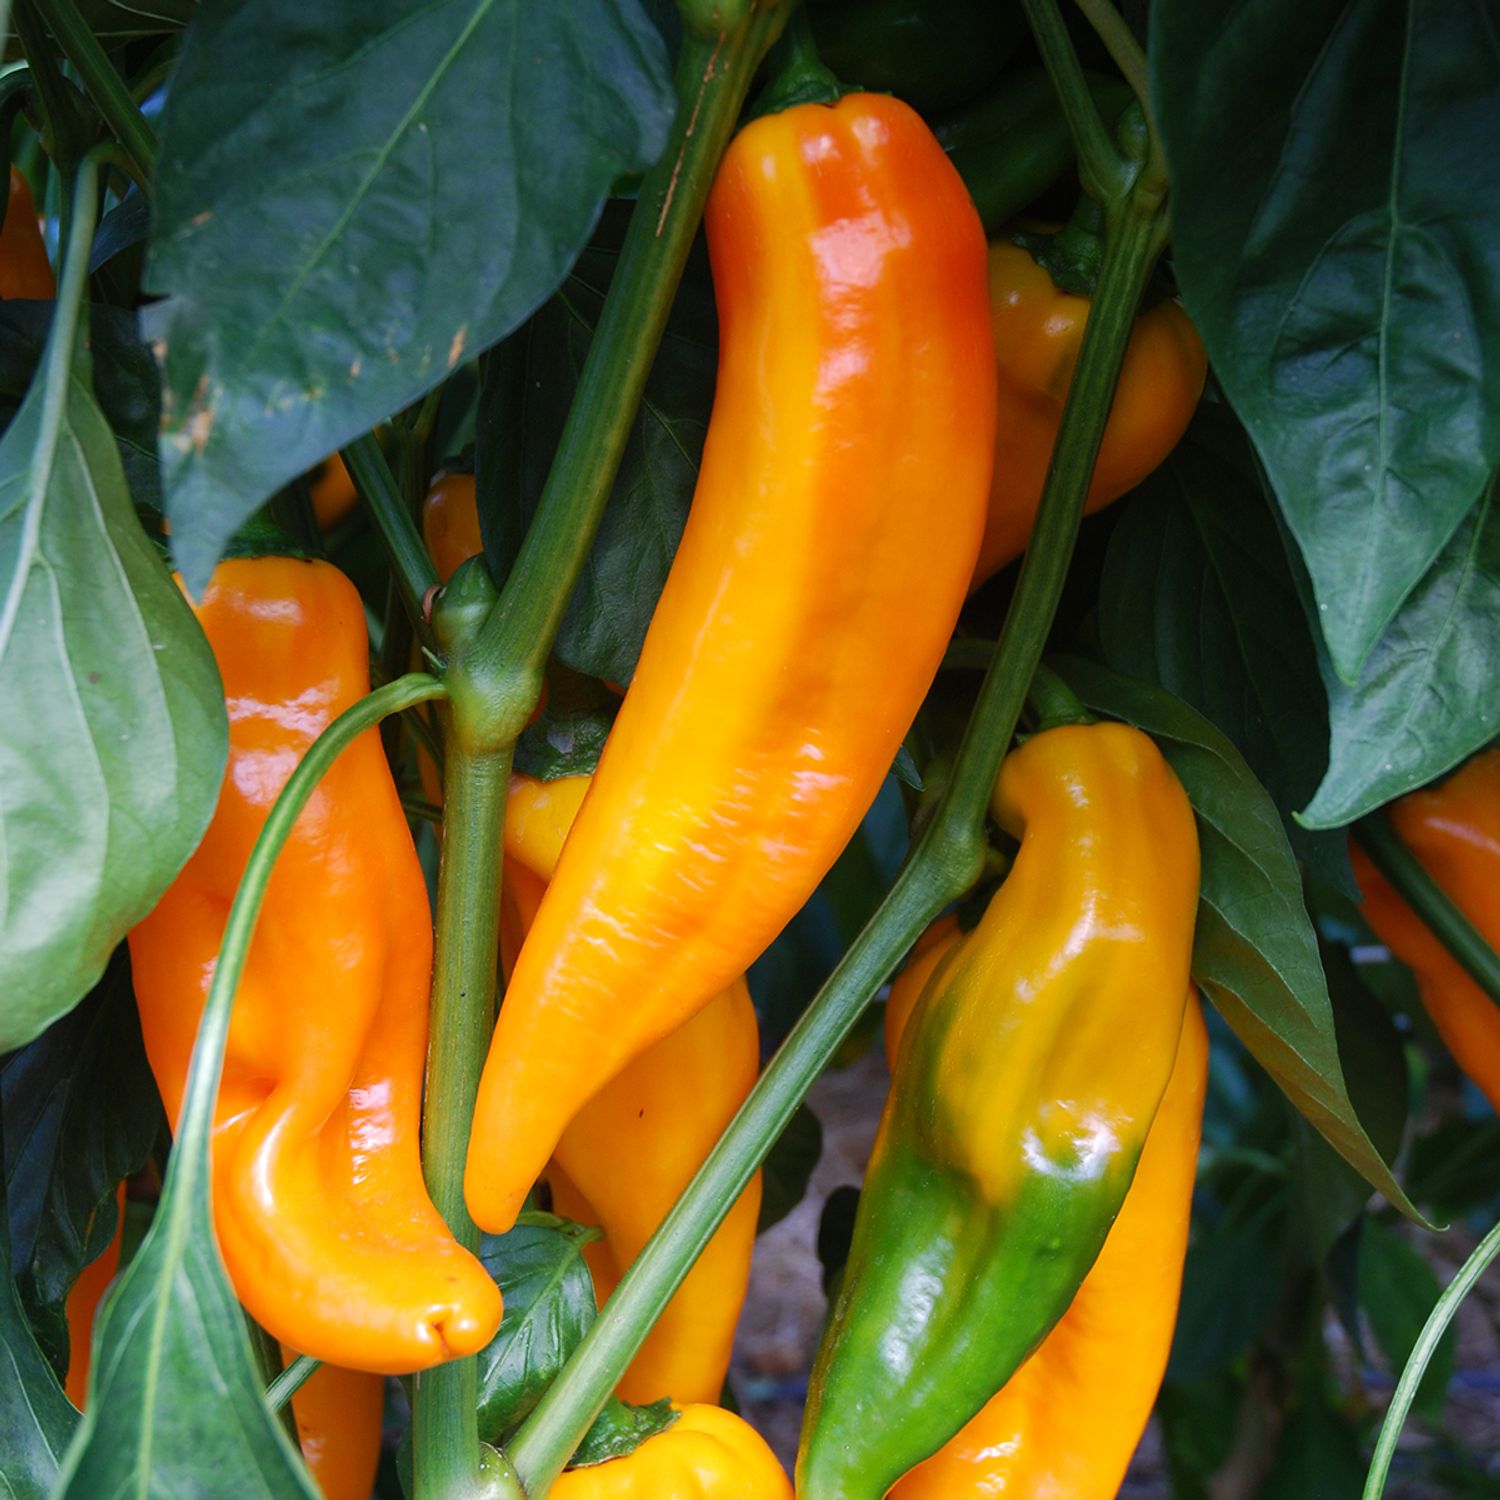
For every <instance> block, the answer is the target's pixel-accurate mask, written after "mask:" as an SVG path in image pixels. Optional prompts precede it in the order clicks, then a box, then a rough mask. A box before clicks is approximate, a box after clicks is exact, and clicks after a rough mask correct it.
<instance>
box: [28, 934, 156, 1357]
mask: <svg viewBox="0 0 1500 1500" xmlns="http://www.w3.org/2000/svg"><path fill="white" fill-rule="evenodd" d="M0 1117H3V1120H4V1125H5V1162H4V1165H5V1189H6V1200H7V1203H8V1206H9V1209H10V1243H11V1253H12V1257H13V1260H14V1263H15V1268H16V1275H17V1279H18V1281H19V1283H20V1288H21V1292H22V1295H23V1298H24V1300H25V1302H26V1304H27V1306H28V1309H29V1311H30V1312H31V1314H32V1319H33V1323H34V1324H35V1323H36V1322H37V1321H38V1319H39V1318H46V1319H47V1321H48V1322H50V1323H51V1325H52V1327H53V1329H54V1330H55V1331H54V1336H53V1339H51V1340H49V1341H48V1343H49V1347H48V1350H47V1352H48V1355H49V1357H54V1361H55V1363H57V1364H58V1365H59V1367H60V1368H64V1369H65V1368H66V1358H67V1354H68V1352H69V1351H68V1350H67V1345H66V1337H67V1335H66V1329H67V1323H66V1320H65V1318H64V1317H63V1307H64V1303H65V1302H66V1300H67V1295H68V1291H69V1289H70V1288H71V1287H72V1285H73V1282H74V1280H75V1279H76V1277H77V1275H78V1273H79V1271H81V1270H82V1269H83V1267H84V1266H86V1265H87V1264H88V1263H89V1262H90V1261H92V1260H94V1259H96V1258H97V1257H98V1256H100V1255H102V1254H103V1253H104V1251H105V1249H106V1248H107V1247H108V1245H109V1243H110V1241H111V1240H112V1239H113V1238H114V1234H115V1225H116V1221H117V1218H118V1214H117V1211H116V1207H115V1189H116V1187H117V1186H118V1184H119V1183H120V1182H121V1180H122V1179H124V1178H126V1177H129V1176H131V1175H133V1174H134V1173H135V1172H137V1171H139V1170H140V1168H141V1167H142V1166H143V1165H144V1163H145V1161H146V1158H147V1156H148V1155H149V1153H150V1150H151V1147H152V1144H153V1143H154V1141H155V1140H156V1136H157V1132H158V1131H159V1130H160V1128H161V1125H162V1123H163V1117H162V1110H161V1104H160V1102H159V1100H158V1098H157V1092H156V1083H155V1080H154V1079H153V1078H152V1076H151V1070H150V1068H149V1066H148V1065H147V1062H146V1052H145V1048H144V1047H143V1045H142V1043H141V1027H140V1020H139V1018H138V1016H137V1014H136V1008H135V996H134V995H133V994H132V992H131V988H130V966H129V963H128V962H127V960H126V958H125V950H124V949H123V948H121V949H118V950H117V951H116V956H115V959H114V960H113V962H111V964H110V966H109V968H108V969H107V970H105V974H104V978H103V979H102V980H101V981H100V982H99V984H97V985H96V986H95V987H94V991H93V993H92V994H91V995H89V997H88V998H87V999H86V1000H84V1001H83V1003H82V1004H80V1005H79V1006H77V1007H76V1008H75V1009H74V1010H72V1011H70V1012H69V1013H68V1014H67V1015H66V1016H63V1017H62V1018H61V1019H59V1020H57V1021H54V1022H53V1023H52V1025H51V1026H49V1027H48V1028H47V1030H46V1031H44V1032H43V1033H42V1034H41V1036H39V1037H38V1038H37V1039H36V1040H35V1041H34V1042H32V1043H31V1044H30V1045H29V1046H27V1047H24V1048H22V1049H21V1051H19V1052H13V1053H11V1055H10V1056H9V1057H7V1058H5V1059H4V1060H3V1061H0ZM59 1335H60V1340H59V1338H58V1336H59ZM59 1342H60V1347H57V1348H54V1347H51V1345H52V1344H53V1343H59Z"/></svg>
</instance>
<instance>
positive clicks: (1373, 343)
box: [1151, 0, 1500, 682]
mask: <svg viewBox="0 0 1500 1500" xmlns="http://www.w3.org/2000/svg"><path fill="white" fill-rule="evenodd" d="M1492 27H1493V17H1492V16H1491V15H1490V14H1489V12H1488V10H1487V8H1486V7H1485V6H1482V5H1465V4H1455V3H1442V4H1439V3H1433V4H1425V3H1424V4H1412V5H1410V6H1392V5H1373V4H1370V5H1362V6H1355V7H1351V6H1349V5H1348V4H1346V3H1345V0H1311V3H1309V0H1260V3H1258V4H1255V5H1243V4H1238V3H1236V0H1162V3H1161V4H1159V5H1156V6H1154V7H1153V8H1152V14H1151V49H1152V97H1153V100H1154V103H1155V106H1156V110H1157V118H1158V121H1159V123H1160V127H1161V131H1162V136H1163V139H1164V142H1165V145H1166V151H1167V158H1168V163H1169V165H1170V167H1171V173H1172V243H1173V258H1174V267H1175V270H1176V273H1177V277H1178V280H1179V282H1180V284H1181V287H1182V294H1183V298H1184V300H1185V302H1186V304H1187V307H1188V311H1189V312H1190V313H1191V314H1192V316H1193V320H1194V322H1195V323H1196V324H1197V326H1198V328H1199V330H1200V332H1201V333H1202V335H1203V340H1204V343H1205V344H1206V345H1207V348H1208V352H1209V357H1210V359H1211V362H1212V364H1213V368H1214V372H1215V374H1216V375H1217V377H1218V379H1219V380H1220V382H1221V383H1222V385H1223V387H1224V389H1225V391H1226V392H1227V394H1228V396H1229V398H1230V400H1231V401H1232V402H1233V404H1234V407H1235V409H1236V411H1238V412H1239V414H1240V416H1241V417H1242V418H1243V419H1244V422H1245V425H1246V426H1247V427H1248V428H1249V430H1250V432H1251V435H1252V436H1253V437H1254V439H1255V445H1256V448H1257V449H1258V451H1259V452H1260V455H1261V458H1262V459H1263V460H1264V462H1265V464H1266V468H1267V470H1268V471H1269V474H1270V477H1271V481H1272V483H1273V485H1274V486H1275V490H1276V494H1277V497H1278V499H1279V501H1280V504H1281V507H1282V510H1283V513H1284V514H1285V516H1286V520H1287V523H1288V525H1289V526H1290V528H1291V530H1292V533H1293V534H1294V535H1295V537H1296V539H1297V543H1298V545H1299V546H1300V548H1301V550H1302V553H1303V556H1304V557H1305V558H1306V560H1307V565H1308V570H1309V572H1310V574H1311V576H1312V582H1313V588H1314V592H1315V595H1316V599H1317V615H1316V618H1317V620H1318V621H1319V622H1320V624H1321V627H1322V632H1323V634H1324V636H1325V637H1326V639H1327V642H1328V647H1329V654H1330V658H1331V661H1332V665H1333V669H1334V672H1335V674H1336V676H1338V677H1339V678H1342V679H1343V680H1345V681H1347V682H1353V681H1354V680H1355V679H1356V678H1357V677H1358V675H1359V673H1360V670H1361V667H1362V666H1364V665H1365V662H1366V658H1367V656H1368V655H1369V654H1370V652H1371V651H1372V649H1373V648H1374V647H1375V644H1376V642H1377V641H1379V640H1380V638H1381V636H1382V635H1383V634H1384V633H1385V632H1386V630H1387V628H1388V627H1389V626H1390V624H1391V622H1392V620H1393V619H1394V617H1395V615H1396V611H1397V610H1398V608H1399V607H1400V606H1401V603H1402V601H1403V600H1404V599H1405V598H1406V597H1407V596H1408V594H1410V593H1411V591H1412V590H1413V589H1414V588H1416V587H1417V585H1418V584H1419V582H1420V581H1421V580H1422V578H1423V576H1424V575H1425V574H1426V573H1427V572H1428V569H1429V568H1430V567H1431V565H1432V564H1433V562H1434V561H1435V560H1436V559H1437V558H1438V556H1439V555H1440V554H1441V553H1442V551H1443V549H1444V547H1445V546H1446V545H1447V543H1448V542H1449V540H1450V538H1452V537H1453V536H1454V534H1455V532H1456V531H1457V529H1458V528H1459V527H1460V525H1461V524H1462V522H1463V519H1464V517H1465V516H1466V515H1468V514H1469V512H1470V511H1471V510H1472V509H1473V507H1474V505H1475V502H1476V501H1477V500H1478V499H1479V497H1480V495H1481V494H1482V493H1483V491H1484V489H1485V487H1486V486H1487V485H1488V483H1489V479H1490V475H1491V473H1492V472H1493V470H1494V469H1495V467H1496V464H1497V463H1500V195H1497V194H1496V193H1494V192H1493V191H1491V187H1492V183H1491V177H1490V168H1489V161H1488V158H1487V156H1486V154H1485V153H1484V152H1482V151H1476V150H1475V145H1474V143H1475V142H1476V141H1484V140H1493V139H1495V138H1496V137H1497V136H1500V53H1497V50H1496V48H1495V45H1494V36H1493V31H1492Z"/></svg>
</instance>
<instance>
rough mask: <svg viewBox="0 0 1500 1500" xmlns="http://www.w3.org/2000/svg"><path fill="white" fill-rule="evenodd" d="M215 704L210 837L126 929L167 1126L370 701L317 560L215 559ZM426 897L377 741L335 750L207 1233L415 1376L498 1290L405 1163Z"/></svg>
mask: <svg viewBox="0 0 1500 1500" xmlns="http://www.w3.org/2000/svg"><path fill="white" fill-rule="evenodd" d="M194 612H195V614H196V615H197V618H198V622H199V624H200V625H201V626H202V627H203V630H204V633H205V634H206V635H207V637H208V641H209V645H210V646H211V647H212V648H213V653H214V658H215V660H216V661H217V663H218V667H219V672H220V675H221V676H222V678H223V681H224V693H225V699H226V703H227V706H228V710H229V764H228V768H227V770H226V772H225V777H224V786H223V789H222V791H221V792H220V796H219V803H218V807H217V809H216V810H215V813H214V817H213V820H212V822H211V823H210V825H209V828H208V832H207V833H206V834H205V836H204V838H203V842H202V843H201V844H200V845H199V847H198V849H197V850H196V851H195V852H194V854H193V856H192V858H191V859H189V860H188V862H187V864H186V865H185V866H184V867H183V869H182V872H181V873H180V874H179V875H178V877H177V879H176V880H175V881H174V882H173V883H172V885H171V887H170V888H169V889H168V890H167V892H166V894H165V895H164V896H163V897H162V899H161V901H160V902H159V903H158V905H157V907H156V909H155V910H154V911H153V912H152V913H151V915H150V916H148V917H147V918H146V919H145V921H143V922H142V923H140V924H139V926H137V927H136V928H135V929H134V930H133V931H132V932H131V934H130V954H131V963H132V969H133V972H134V977H135V989H136V998H137V1001H138V1004H139V1007H140V1013H141V1028H142V1031H143V1033H144V1036H145V1041H146V1052H147V1056H148V1058H149V1059H150V1063H151V1068H152V1071H153V1072H154V1073H155V1075H156V1081H157V1085H158V1086H159V1088H160V1089H161V1093H162V1098H163V1101H164V1102H165V1104H166V1106H167V1111H168V1115H169V1117H170V1118H171V1119H172V1120H173V1121H174V1122H175V1120H176V1118H177V1115H178V1112H179V1110H180V1108H181V1105H182V1094H183V1087H184V1084H185V1081H186V1078H187V1070H188V1061H189V1058H190V1056H191V1053H192V1048H193V1040H194V1036H195V1034H196V1032H197V1028H198V1019H199V1016H200V1015H201V1013H202V1009H203V1003H204V999H205V998H206V994H207V990H208V986H209V983H210V980H211V977H212V974H213V969H214V963H215V960H216V958H217V956H218V952H219V947H220V942H221V939H222V936H223V931H224V922H225V918H226V916H227V914H228V910H229V904H230V901H231V899H232V898H233V895H234V892H235V888H236V887H237V886H238V884H239V880H240V875H241V873H242V872H243V870H244V867H245V863H246V861H247V859H248V858H249V855H250V850H251V847H252V846H253V844H254V842H255V839H256V836H257V835H258V834H259V832H260V830H261V827H262V826H263V825H264V823H265V820H266V817H267V815H268V813H269V812H270V809H271V806H272V804H273V803H274V801H275V799H276V795H277V793H278V792H279V791H280V790H281V788H282V786H283V785H284V784H285V783H286V780H287V778H288V777H289V776H290V774H291V772H292V770H293V768H294V767H295V766H296V765H297V763H298V761H299V760H300V759H301V757H302V755H303V754H304V752H305V751H306V750H307V748H308V747H309V746H310V745H311V744H312V742H313V740H314V739H316V738H317V736H318V734H319V733H320V732H321V731H322V730H323V729H324V728H326V727H327V725H328V724H329V723H331V722H332V721H333V719H334V718H336V717H337V716H338V714H339V713H341V712H342V711H343V710H344V709H346V708H348V707H349V706H350V705H351V704H353V703H354V702H355V701H357V700H358V699H359V698H361V697H363V696H364V695H365V694H366V693H367V692H368V691H369V645H368V641H367V637H366V634H365V623H364V608H363V605H362V604H361V602H360V598H359V595H358V593H357V592H356V591H355V589H354V586H353V585H352V584H351V583H350V582H349V580H348V579H346V578H345V577H344V576H343V574H341V573H340V572H339V571H338V570H337V569H336V568H333V567H330V566H329V565H328V564H326V563H318V562H301V561H294V560H292V559H289V558H277V557H261V558H243V559H236V560H231V561H227V562H224V563H221V564H220V566H219V567H218V569H217V570H216V571H215V573H214V575H213V578H212V580H211V581H210V583H209V586H208V588H207V590H206V591H205V593H204V596H203V599H202V601H201V603H198V604H196V605H195V606H194ZM431 934H432V929H431V918H430V914H429V908H428V902H427V892H426V888H425V886H424V883H423V880H422V872H421V868H420V866H419V865H418V862H417V856H416V851H415V850H414V848H413V846H412V841H411V835H410V833H409V831H408V829H407V825H406V819H405V816H404V815H403V813H402V810H401V804H400V801H399V799H398V797H397V795H396V789H395V785H394V783H393V782H392V780H391V776H390V772H389V770H388V769H387V766H386V762H385V757H384V755H383V754H382V752H381V748H380V739H379V735H378V733H377V732H375V731H371V732H370V733H368V734H365V735H362V736H361V737H360V738H359V739H358V740H357V741H356V742H355V743H354V744H352V745H351V746H349V748H348V749H346V750H345V751H344V753H343V754H342V755H341V756H340V757H339V759H338V761H337V762H336V763H335V764H334V766H333V768H332V769H331V770H330V771H329V773H328V775H327V776H325V777H324V779H323V780H322V782H320V784H319V785H318V788H317V790H316V791H315V792H314V793H313V794H312V797H311V799H310V801H309V802H308V804H307V806H306V808H304V810H303V812H302V814H301V816H300V817H299V818H298V819H297V822H296V825H295V826H294V828H293V830H292V833H291V836H290V837H289V839H288V841H287V843H286V845H285V846H284V848H283V850H282V853H281V856H280V858H279V859H278V861H277V863H276V868H275V872H274V874H273V875H272V877H271V880H270V884H269V887H268V889H267V892H266V898H265V903H264V906H263V907H262V910H261V915H260V921H259V924H258V925H257V928H256V932H255V938H254V941H253V943H252V945H251V948H250V953H249V957H248V961H247V963H246V966H245V970H244V976H243V978H242V980H241V983H240V986H239V990H238V992H237V994H236V996H235V1001H234V1011H233V1019H232V1022H231V1025H230V1032H229V1040H228V1045H227V1048H226V1051H225V1058H224V1073H223V1080H222V1082H221V1083H220V1086H219V1095H218V1101H217V1105H216V1109H215V1124H214V1136H213V1148H212V1150H213V1206H214V1225H215V1230H216V1233H217V1238H218V1241H219V1248H220V1250H221V1252H222V1254H223V1257H224V1263H225V1266H226V1267H227V1269H228V1271H229V1276H230V1279H231V1281H232V1282H233V1283H234V1288H235V1292H236V1294H237V1295H238V1297H239V1299H240V1301H241V1302H243V1303H244V1304H245V1306H246V1307H247V1308H248V1309H249V1311H250V1313H251V1315H252V1316H253V1317H254V1318H255V1319H256V1320H257V1321H258V1322H259V1323H260V1324H261V1326H262V1327H264V1328H265V1329H266V1330H267V1331H268V1332H270V1333H271V1334H272V1335H273V1336H274V1337H276V1338H277V1339H280V1340H281V1341H282V1342H284V1343H286V1344H289V1345H291V1346H292V1347H293V1348H296V1349H300V1350H303V1351H305V1352H306V1353H308V1354H311V1355H314V1356H315V1357H317V1358H319V1359H322V1360H326V1361H327V1362H329V1363H331V1364H337V1365H344V1366H347V1367H349V1368H351V1369H357V1370H369V1371H376V1372H379V1373H404V1372H407V1371H413V1370H421V1369H425V1368H427V1367H428V1366H431V1365H434V1364H437V1363H439V1362H440V1361H442V1360H445V1359H450V1358H452V1357H454V1356H455V1355H460V1354H469V1353H473V1352H475V1351H476V1350H478V1349H480V1348H482V1347H483V1346H484V1344H485V1343H487V1342H488V1340H489V1339H490V1338H491V1337H492V1336H493V1334H494V1332H495V1329H496V1327H497V1326H498V1324H499V1321H500V1294H499V1292H498V1290H497V1289H496V1287H495V1284H494V1282H493V1281H491V1279H490V1278H489V1276H488V1275H487V1274H486V1272H485V1270H484V1268H483V1267H482V1266H481V1265H480V1263H479V1261H478V1260H477V1259H475V1257H473V1256H472V1255H470V1254H469V1253H468V1252H467V1251H466V1250H464V1249H462V1248H461V1247H460V1246H459V1245H458V1244H457V1243H456V1242H455V1241H454V1239H453V1237H452V1236H451V1235H450V1234H449V1232H448V1229H447V1227H446V1225H445V1224H444V1223H443V1221H442V1219H441V1217H440V1216H439V1215H438V1213H437V1210H436V1209H435V1208H434V1207H433V1206H432V1203H431V1200H430V1199H429V1198H428V1196H427V1191H426V1188H425V1186H424V1185H423V1181H422V1170H421V1162H420V1159H419V1155H418V1129H419V1110H420V1103H421V1088H422V1069H423V1062H424V1057H425V1050H426V1041H427V991H428V980H429V972H430V968H431V962H432V935H431Z"/></svg>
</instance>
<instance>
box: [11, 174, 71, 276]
mask: <svg viewBox="0 0 1500 1500" xmlns="http://www.w3.org/2000/svg"><path fill="white" fill-rule="evenodd" d="M56 295H57V283H56V282H55V281H54V280H53V279H52V264H51V262H50V261H49V260H48V259H47V247H46V245H44V244H43V243H42V231H41V227H40V226H39V225H38V224H37V218H36V204H35V203H34V202H33V201H32V197H31V189H30V187H28V186H27V183H26V179H25V177H24V176H22V174H21V172H20V171H19V170H18V169H17V168H15V167H12V168H11V169H10V197H9V198H8V199H7V200H6V205H5V222H4V224H0V297H5V298H11V297H31V298H35V299H36V300H38V301H43V302H45V301H46V300H48V299H49V298H51V297H55V296H56Z"/></svg>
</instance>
